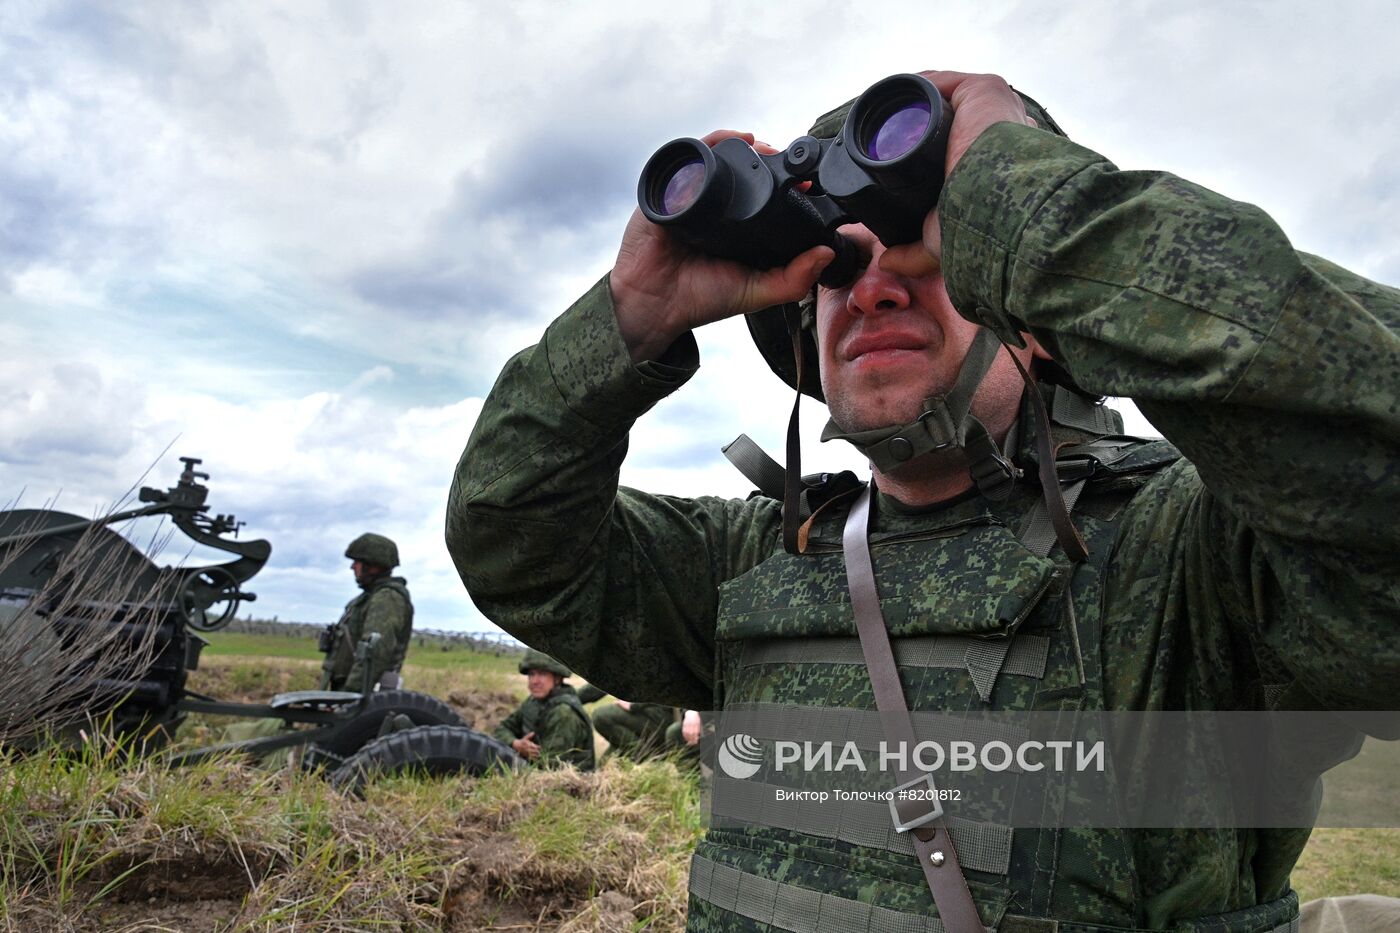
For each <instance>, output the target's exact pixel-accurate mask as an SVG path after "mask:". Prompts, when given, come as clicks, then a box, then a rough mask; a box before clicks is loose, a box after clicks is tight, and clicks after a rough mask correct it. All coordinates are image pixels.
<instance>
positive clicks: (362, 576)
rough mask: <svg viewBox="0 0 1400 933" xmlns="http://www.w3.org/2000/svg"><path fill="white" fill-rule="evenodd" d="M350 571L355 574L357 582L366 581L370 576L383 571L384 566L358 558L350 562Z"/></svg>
mask: <svg viewBox="0 0 1400 933" xmlns="http://www.w3.org/2000/svg"><path fill="white" fill-rule="evenodd" d="M350 572H351V573H353V574H354V575H355V582H356V583H364V582H365V581H366V580H368V579H369V578H370V577H375V576H378V575H379V574H381V573H383V572H384V568H383V567H380V566H379V565H378V564H367V563H365V562H364V561H362V560H357V561H354V562H352V563H351V564H350Z"/></svg>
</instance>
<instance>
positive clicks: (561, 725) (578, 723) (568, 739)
mask: <svg viewBox="0 0 1400 933" xmlns="http://www.w3.org/2000/svg"><path fill="white" fill-rule="evenodd" d="M543 732H544V735H543V736H542V737H541V738H540V759H539V761H540V764H541V765H543V766H544V767H546V768H549V767H558V766H559V765H560V764H562V763H567V764H571V765H573V766H574V767H575V768H580V769H584V770H590V769H591V768H592V767H593V727H592V726H590V725H589V724H588V723H587V722H585V721H584V719H583V717H582V716H580V715H579V714H578V713H576V712H574V711H573V710H572V709H570V708H569V707H568V706H566V705H565V704H563V703H556V704H554V705H553V706H551V707H550V708H549V712H547V713H546V714H545V721H544V727H543Z"/></svg>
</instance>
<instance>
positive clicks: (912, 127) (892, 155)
mask: <svg viewBox="0 0 1400 933" xmlns="http://www.w3.org/2000/svg"><path fill="white" fill-rule="evenodd" d="M930 119H931V116H930V109H929V105H928V101H926V100H919V101H913V102H911V103H909V104H907V105H905V106H903V107H900V108H899V109H898V110H896V111H894V113H891V114H890V115H889V117H888V118H886V120H885V122H884V123H882V124H880V128H879V129H878V130H876V131H875V136H874V138H872V139H871V140H870V142H869V143H868V144H867V145H866V147H865V154H866V155H868V156H870V158H872V159H875V160H876V161H878V162H888V161H889V160H891V159H897V158H899V157H900V156H902V155H904V154H905V153H907V152H908V151H909V150H910V149H913V148H914V146H915V144H916V143H918V141H919V140H920V139H922V138H923V135H924V131H925V130H927V129H928V124H929V120H930Z"/></svg>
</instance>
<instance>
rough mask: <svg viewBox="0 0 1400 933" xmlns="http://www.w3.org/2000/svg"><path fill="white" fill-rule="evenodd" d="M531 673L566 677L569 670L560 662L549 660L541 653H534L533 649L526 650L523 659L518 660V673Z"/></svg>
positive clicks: (547, 656)
mask: <svg viewBox="0 0 1400 933" xmlns="http://www.w3.org/2000/svg"><path fill="white" fill-rule="evenodd" d="M531 671H549V672H550V673H551V674H558V675H559V676H560V677H568V676H569V669H568V668H567V667H565V666H564V665H563V664H561V663H560V662H558V661H556V660H555V659H554V658H551V657H550V656H549V655H547V654H545V653H544V652H543V651H536V650H535V649H534V648H529V649H526V651H525V657H523V658H521V659H520V673H522V674H528V673H530V672H531Z"/></svg>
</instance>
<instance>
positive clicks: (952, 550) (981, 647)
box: [688, 441, 1297, 933]
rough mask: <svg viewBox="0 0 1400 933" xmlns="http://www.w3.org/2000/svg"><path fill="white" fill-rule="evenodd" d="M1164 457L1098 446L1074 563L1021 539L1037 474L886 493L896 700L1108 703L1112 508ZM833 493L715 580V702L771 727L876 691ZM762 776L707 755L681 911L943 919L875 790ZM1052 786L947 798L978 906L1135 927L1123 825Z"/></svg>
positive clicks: (763, 922)
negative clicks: (936, 500) (1036, 810)
mask: <svg viewBox="0 0 1400 933" xmlns="http://www.w3.org/2000/svg"><path fill="white" fill-rule="evenodd" d="M1083 449H1084V448H1081V450H1083ZM1178 457H1179V454H1177V452H1176V451H1175V449H1174V448H1172V447H1171V446H1170V445H1168V444H1167V443H1165V442H1150V443H1149V442H1137V441H1135V442H1132V443H1123V442H1120V441H1114V442H1112V443H1110V444H1109V445H1108V448H1104V447H1102V446H1101V447H1099V448H1097V454H1095V455H1094V456H1093V457H1092V458H1091V459H1092V460H1093V464H1092V465H1091V466H1090V467H1089V468H1088V469H1087V472H1088V473H1089V474H1090V475H1091V476H1092V478H1091V479H1089V481H1088V482H1087V484H1086V485H1085V486H1084V488H1083V490H1082V491H1080V494H1079V498H1078V508H1077V509H1076V523H1077V525H1078V526H1079V529H1080V531H1081V533H1082V534H1083V537H1084V540H1085V542H1086V544H1087V545H1088V549H1089V558H1088V560H1087V561H1085V562H1083V563H1081V564H1079V565H1072V564H1070V563H1069V562H1068V561H1065V560H1063V559H1061V560H1058V561H1057V560H1055V559H1053V557H1042V556H1039V555H1038V554H1037V553H1035V552H1034V550H1033V549H1032V548H1029V547H1027V546H1026V544H1025V543H1023V540H1025V539H1026V537H1027V534H1026V531H1025V529H1026V528H1027V527H1028V526H1029V525H1030V524H1031V523H1032V519H1033V518H1034V517H1035V516H1034V513H1035V507H1036V503H1037V502H1038V501H1039V494H1038V490H1036V489H1034V488H1033V487H1027V486H1022V487H1021V488H1020V489H1018V491H1017V492H1016V493H1015V494H1013V496H1012V497H1011V498H1010V499H1008V500H1006V501H1004V502H1000V503H994V502H991V501H990V500H988V499H986V498H983V497H980V496H978V497H975V498H965V499H962V500H959V501H955V502H953V503H951V504H944V505H941V506H939V507H935V508H933V509H926V510H922V511H919V512H913V511H911V510H908V509H904V508H902V507H900V506H899V505H898V503H895V502H894V501H893V500H890V499H888V498H886V497H881V498H880V500H879V502H878V505H877V511H876V515H877V516H878V517H877V519H876V523H875V524H874V525H873V527H872V532H871V534H870V551H871V556H872V559H873V562H874V566H875V572H876V580H877V585H878V588H879V593H880V602H881V608H882V611H883V613H884V616H885V621H886V624H887V628H888V630H889V634H890V638H891V641H892V644H893V647H894V651H895V657H896V661H897V663H898V666H899V669H900V677H901V681H902V683H903V686H904V692H905V697H906V699H907V702H908V704H909V709H910V710H911V711H913V712H915V713H918V712H940V713H947V712H957V711H962V710H991V711H1000V710H1005V711H1036V712H1042V711H1044V712H1054V711H1077V710H1085V711H1092V710H1100V709H1103V705H1104V704H1103V692H1102V672H1101V670H1100V660H1099V659H1100V657H1101V654H1100V650H1099V632H1100V607H1101V601H1102V598H1103V588H1104V579H1105V568H1106V565H1107V563H1108V560H1109V557H1110V554H1111V551H1112V548H1113V544H1114V540H1115V536H1116V532H1117V519H1118V516H1119V513H1120V512H1121V510H1122V507H1123V505H1124V504H1126V502H1127V501H1128V500H1129V499H1130V498H1131V497H1132V495H1133V494H1135V493H1136V492H1137V491H1138V490H1140V489H1141V488H1142V486H1143V485H1144V484H1145V483H1146V482H1147V481H1148V480H1149V479H1150V478H1151V476H1152V475H1153V474H1154V473H1155V472H1156V471H1157V470H1159V469H1160V468H1162V467H1163V466H1165V465H1167V464H1169V463H1171V462H1172V461H1174V460H1176V459H1177V458H1178ZM827 511H830V512H832V513H834V514H831V515H827V514H826V512H825V511H824V512H823V514H822V516H821V517H820V518H819V520H818V522H817V523H816V525H815V528H814V531H813V534H812V536H811V539H810V543H809V547H808V550H807V553H805V554H802V555H800V556H794V555H790V554H787V553H784V552H778V553H776V554H774V555H773V556H771V557H770V558H768V559H767V560H766V561H764V562H763V563H761V564H759V565H758V566H757V567H755V568H753V569H752V570H751V571H749V572H748V573H746V574H744V575H743V576H740V577H738V578H736V579H734V580H731V581H729V582H727V583H726V584H724V585H723V586H722V587H721V588H720V606H719V620H718V627H717V633H716V639H717V645H716V654H717V662H716V663H717V670H716V698H715V700H716V708H717V709H721V710H726V711H728V710H739V711H752V712H755V713H759V714H763V715H765V716H768V715H772V716H777V717H779V718H780V719H784V720H785V721H786V722H788V723H790V728H789V732H788V735H786V736H783V737H785V738H792V737H798V738H801V735H802V732H801V730H802V722H803V717H804V715H806V716H813V715H825V716H827V717H828V721H829V717H830V715H831V710H832V708H838V709H851V710H874V709H875V700H874V695H873V691H872V688H871V684H870V678H869V675H868V672H867V670H866V667H865V662H864V657H863V654H862V651H861V648H860V645H859V642H858V640H857V637H856V631H855V621H854V617H853V614H852V610H851V604H850V600H849V597H848V594H847V583H846V576H845V570H844V565H843V559H842V553H841V528H842V524H843V522H844V519H845V509H844V508H841V507H840V504H839V503H837V504H833V506H832V508H830V509H828V510H827ZM1044 551H1049V546H1048V544H1047V545H1046V547H1045V548H1044ZM1058 553H1059V552H1058V551H1056V552H1055V554H1056V555H1058ZM818 709H821V710H823V711H824V713H822V714H818V713H816V710H818ZM808 721H811V720H808ZM986 738H1007V739H1010V738H1012V737H1011V736H1006V737H1002V736H986ZM762 781H763V778H762V777H760V778H758V779H757V782H756V781H755V780H752V779H750V780H738V779H734V778H731V777H729V776H727V775H726V774H725V773H723V772H722V771H721V770H718V769H717V770H716V772H715V786H714V814H713V815H714V818H715V819H714V826H713V827H712V828H711V829H710V830H709V832H708V833H707V835H706V837H705V839H704V840H703V841H702V842H701V844H700V846H699V847H698V849H697V851H696V855H695V857H694V861H693V863H692V869H691V882H690V895H691V896H690V915H689V916H690V919H689V926H688V928H689V929H692V930H704V931H710V930H764V931H769V930H790V931H801V933H817V931H820V933H867V931H868V933H875V931H883V930H899V931H906V930H907V931H927V933H941V931H942V930H943V929H944V928H943V925H942V923H941V922H940V921H939V920H938V918H937V916H936V908H935V907H934V905H933V901H932V898H931V896H930V894H929V890H928V887H927V885H926V883H925V881H924V878H923V875H922V873H921V869H920V867H919V866H918V864H917V863H916V862H915V861H914V858H915V856H914V854H913V847H912V845H911V844H910V842H909V840H908V838H907V837H906V836H903V835H900V834H898V833H896V832H895V831H894V827H893V825H892V822H891V819H890V816H889V811H888V809H887V806H886V804H883V803H876V804H874V805H873V806H872V805H870V804H869V803H864V804H862V803H848V804H842V803H839V802H837V801H834V800H833V801H829V802H826V803H824V804H823V805H821V806H813V805H812V804H810V803H809V804H806V805H802V804H800V803H798V804H793V805H791V806H785V805H780V804H778V803H776V802H774V801H775V796H776V795H775V794H774V789H773V788H772V787H767V786H764V784H763V783H762ZM892 783H893V782H891V784H892ZM1054 786H1055V785H1053V783H1052V785H1051V788H1052V789H1051V790H1047V791H1046V792H1045V796H1046V799H1045V800H1044V808H1045V809H1044V812H1045V813H1046V814H1047V818H1046V819H1045V820H1044V824H1043V825H1044V826H1046V827H1047V828H1040V829H1020V828H1018V829H1015V830H1013V829H1012V828H1011V827H1009V826H1005V825H996V824H995V823H992V822H986V821H983V820H980V819H979V818H978V814H977V811H976V807H975V805H964V804H958V803H947V804H945V807H946V810H947V819H948V824H949V826H950V830H951V835H952V837H953V841H954V844H955V846H956V848H957V851H958V856H959V859H960V860H961V863H962V867H963V869H964V872H965V875H966V877H967V880H968V884H969V887H970V889H971V892H972V895H973V898H974V901H975V902H976V905H977V908H978V912H979V914H980V916H981V919H982V922H983V924H984V926H985V927H986V928H988V929H996V930H1004V931H1016V933H1053V931H1059V933H1099V931H1103V933H1107V931H1108V930H1109V929H1112V930H1116V931H1126V930H1133V929H1135V928H1136V927H1137V923H1136V920H1137V916H1136V912H1135V901H1136V890H1135V889H1136V879H1135V874H1134V872H1135V868H1134V863H1133V858H1132V848H1131V840H1130V836H1131V831H1130V830H1124V829H1081V828H1055V820H1054V818H1053V814H1054V813H1055V812H1056V809H1055V808H1056V806H1057V801H1056V800H1055V799H1054V797H1055V793H1054V790H1053V788H1054ZM735 801H739V802H744V803H746V806H744V807H743V811H742V812H743V814H744V816H743V819H742V820H741V821H740V822H739V823H736V822H734V821H726V820H725V819H724V818H725V816H726V814H725V813H724V812H722V811H723V810H724V808H725V807H726V806H729V805H732V804H733V803H734V802H735ZM1296 916H1297V897H1296V895H1294V894H1292V893H1291V892H1290V893H1289V894H1288V895H1286V896H1285V897H1284V898H1281V899H1279V900H1278V901H1275V902H1271V903H1269V904H1265V905H1261V906H1259V907H1252V908H1249V909H1247V910H1242V911H1235V912H1233V913H1230V914H1223V915H1217V916H1214V917H1209V918H1201V919H1200V920H1198V921H1192V922H1189V923H1186V924H1181V925H1178V926H1177V927H1175V928H1174V929H1176V930H1179V931H1200V933H1204V931H1219V933H1264V931H1280V933H1283V931H1288V930H1290V929H1296V919H1295V918H1296ZM1052 917H1053V918H1060V919H1050V918H1052ZM1069 918H1074V919H1069Z"/></svg>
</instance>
